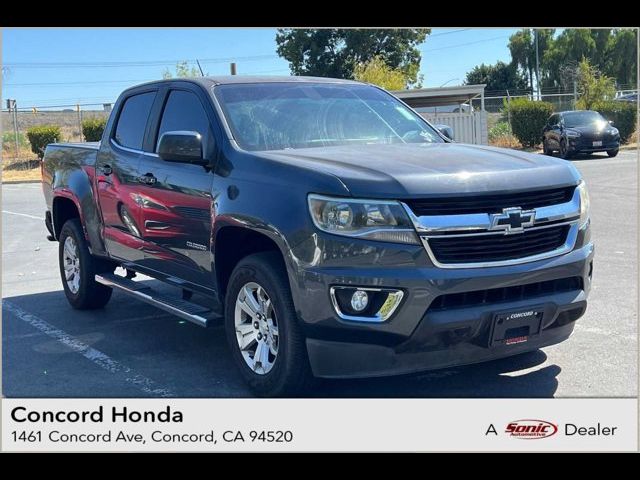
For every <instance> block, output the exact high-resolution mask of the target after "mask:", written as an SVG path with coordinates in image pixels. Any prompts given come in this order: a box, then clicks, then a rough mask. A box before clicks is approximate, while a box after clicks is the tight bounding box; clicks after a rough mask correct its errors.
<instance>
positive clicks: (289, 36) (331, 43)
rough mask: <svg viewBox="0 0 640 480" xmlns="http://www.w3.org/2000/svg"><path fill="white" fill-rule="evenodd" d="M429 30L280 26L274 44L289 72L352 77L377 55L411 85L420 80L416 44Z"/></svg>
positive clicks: (419, 42)
mask: <svg viewBox="0 0 640 480" xmlns="http://www.w3.org/2000/svg"><path fill="white" fill-rule="evenodd" d="M430 33H431V29H428V28H399V29H341V28H333V29H329V28H322V29H318V28H280V29H278V32H277V34H276V44H277V52H278V55H280V56H281V57H282V58H284V59H286V60H287V61H288V62H289V68H290V69H291V73H292V74H293V75H313V76H318V77H334V78H353V75H354V69H355V68H356V66H357V65H358V64H361V63H366V62H368V61H370V60H372V59H373V58H375V57H380V58H382V59H383V60H384V63H385V64H386V65H387V66H389V67H390V68H392V69H398V70H400V71H402V72H403V73H404V75H405V78H406V81H407V84H406V86H412V85H415V84H417V83H418V82H419V81H420V78H419V75H418V72H419V70H420V60H421V54H420V50H419V49H418V48H417V47H418V45H420V44H421V43H423V42H424V41H425V39H426V38H427V36H428V35H429V34H430Z"/></svg>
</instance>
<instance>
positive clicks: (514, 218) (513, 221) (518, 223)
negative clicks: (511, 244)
mask: <svg viewBox="0 0 640 480" xmlns="http://www.w3.org/2000/svg"><path fill="white" fill-rule="evenodd" d="M535 219H536V212H535V210H522V209H521V208H520V207H511V208H504V209H502V213H493V214H491V230H502V231H504V234H505V235H509V234H511V233H521V232H523V231H524V229H525V227H532V226H533V224H534V223H535Z"/></svg>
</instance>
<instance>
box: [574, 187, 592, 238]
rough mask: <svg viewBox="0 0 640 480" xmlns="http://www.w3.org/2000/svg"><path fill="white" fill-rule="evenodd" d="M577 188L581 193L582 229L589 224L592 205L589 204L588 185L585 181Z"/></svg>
mask: <svg viewBox="0 0 640 480" xmlns="http://www.w3.org/2000/svg"><path fill="white" fill-rule="evenodd" d="M577 188H578V192H580V228H583V227H584V226H585V225H586V224H587V223H588V222H589V215H590V210H591V204H590V203H589V192H588V191H587V184H586V183H584V180H582V181H581V182H580V184H579V185H578V187H577Z"/></svg>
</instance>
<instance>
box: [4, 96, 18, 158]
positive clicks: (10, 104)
mask: <svg viewBox="0 0 640 480" xmlns="http://www.w3.org/2000/svg"><path fill="white" fill-rule="evenodd" d="M7 109H8V110H9V114H12V115H11V118H12V119H13V135H14V139H15V142H16V145H15V147H16V148H15V151H16V160H18V155H19V145H18V104H17V103H16V101H15V100H11V99H7Z"/></svg>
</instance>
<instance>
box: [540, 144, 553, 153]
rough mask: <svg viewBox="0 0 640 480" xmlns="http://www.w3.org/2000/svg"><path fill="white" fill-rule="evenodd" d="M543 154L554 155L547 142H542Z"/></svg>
mask: <svg viewBox="0 0 640 480" xmlns="http://www.w3.org/2000/svg"><path fill="white" fill-rule="evenodd" d="M542 154H543V155H550V156H551V155H553V150H550V149H548V148H547V142H546V141H545V140H542Z"/></svg>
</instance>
